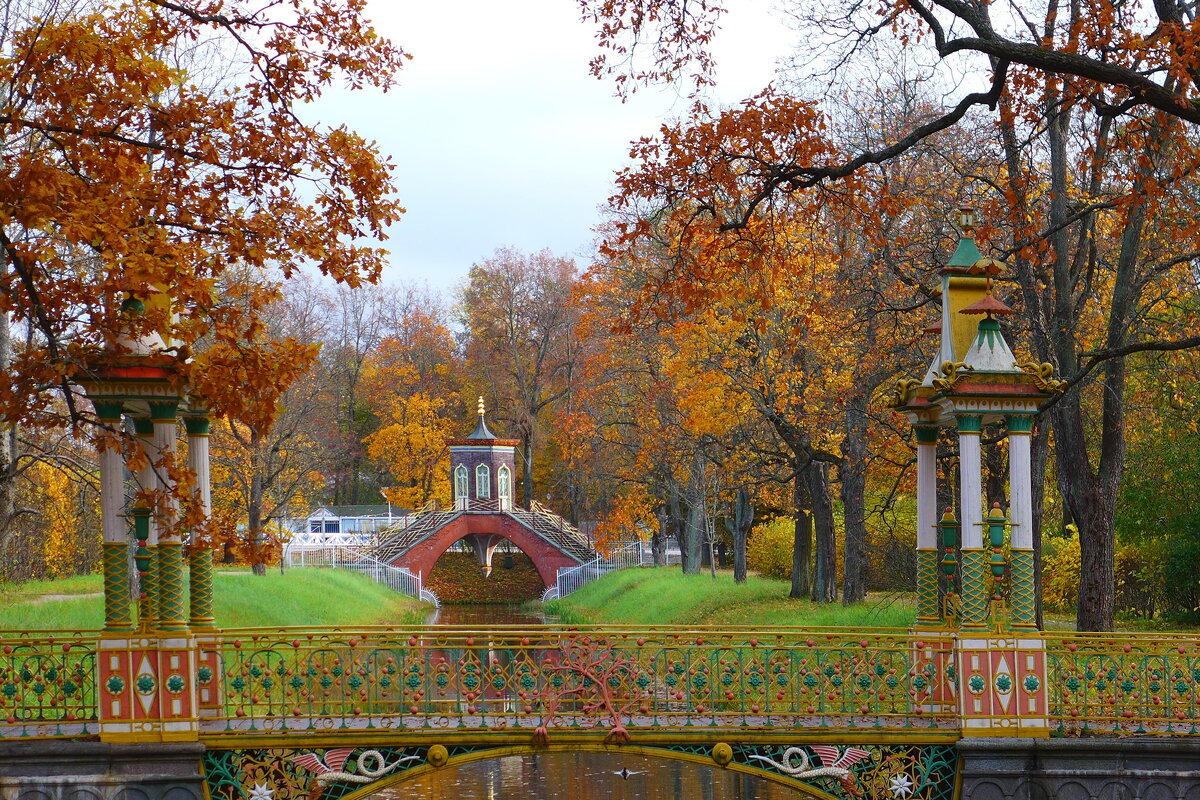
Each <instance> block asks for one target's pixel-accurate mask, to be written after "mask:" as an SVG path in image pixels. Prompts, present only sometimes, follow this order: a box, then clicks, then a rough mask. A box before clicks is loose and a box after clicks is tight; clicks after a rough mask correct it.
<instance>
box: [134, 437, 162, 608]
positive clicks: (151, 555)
mask: <svg viewBox="0 0 1200 800" xmlns="http://www.w3.org/2000/svg"><path fill="white" fill-rule="evenodd" d="M133 430H134V433H136V434H137V438H138V443H139V444H140V445H141V447H142V452H143V453H144V454H145V456H146V459H147V463H146V464H145V466H143V467H142V468H141V469H139V470H138V475H137V478H138V484H139V486H140V487H141V489H142V491H143V492H151V493H152V492H154V490H155V489H157V488H158V478H157V476H156V473H155V471H154V466H153V465H154V461H155V459H156V457H157V452H156V451H155V448H154V423H153V422H151V421H150V418H149V417H143V416H135V417H134V418H133ZM148 502H149V501H145V502H139V504H138V508H135V509H134V514H135V515H136V516H135V517H134V523H135V525H136V524H137V523H138V521H139V519H140V518H141V517H143V516H144V517H145V523H144V524H145V526H146V531H145V533H146V537H145V538H144V539H139V541H140V542H141V547H140V548H139V549H144V550H145V553H144V554H143V558H145V559H146V561H145V568H144V569H143V568H142V567H139V568H138V571H139V572H140V573H141V574H140V579H141V599H140V600H139V602H138V624H139V626H140V627H141V628H142V630H152V629H154V628H156V627H157V626H158V526H157V525H156V524H155V521H154V518H153V511H152V510H151V509H150V507H149V505H148ZM143 510H144V512H145V513H144V515H143V513H142V511H143ZM135 530H136V528H135Z"/></svg>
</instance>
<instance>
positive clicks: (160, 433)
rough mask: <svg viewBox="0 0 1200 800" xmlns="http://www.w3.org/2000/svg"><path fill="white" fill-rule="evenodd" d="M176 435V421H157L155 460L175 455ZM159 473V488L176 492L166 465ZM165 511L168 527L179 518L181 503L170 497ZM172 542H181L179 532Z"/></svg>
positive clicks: (159, 466)
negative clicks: (156, 455)
mask: <svg viewBox="0 0 1200 800" xmlns="http://www.w3.org/2000/svg"><path fill="white" fill-rule="evenodd" d="M175 435H176V425H175V421H174V420H171V421H170V422H159V421H157V420H155V422H154V449H155V451H156V453H157V454H158V458H156V459H155V460H156V461H157V460H158V459H161V458H162V457H163V456H173V455H174V454H175V449H176V448H175ZM167 460H168V461H170V460H171V459H170V458H168V459H167ZM157 473H158V475H157V480H158V481H159V486H160V487H161V488H162V489H165V490H166V491H167V492H170V491H172V490H174V488H175V486H174V484H173V482H172V481H171V478H170V476H169V475H167V470H166V467H165V466H164V465H162V464H158V465H157ZM165 509H166V514H165V519H166V522H167V524H168V525H171V524H173V523H174V522H175V520H176V519H178V518H179V502H178V501H177V500H176V499H175V498H173V497H170V496H168V497H167V499H166V505H165ZM164 538H165V537H160V541H161V540H164ZM170 541H179V534H178V532H176V533H175V534H173V535H172V536H171V537H170Z"/></svg>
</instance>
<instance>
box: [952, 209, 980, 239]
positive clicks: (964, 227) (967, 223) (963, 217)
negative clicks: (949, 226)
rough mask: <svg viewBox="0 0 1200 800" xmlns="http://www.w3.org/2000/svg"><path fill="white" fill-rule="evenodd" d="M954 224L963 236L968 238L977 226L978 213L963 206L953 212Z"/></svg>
mask: <svg viewBox="0 0 1200 800" xmlns="http://www.w3.org/2000/svg"><path fill="white" fill-rule="evenodd" d="M954 222H955V223H956V224H957V225H958V229H959V230H960V231H962V233H963V235H964V236H970V235H971V232H972V231H974V230H975V226H976V225H978V224H979V213H978V212H977V211H976V210H975V209H973V208H971V207H970V206H963V207H962V208H960V209H958V210H957V211H955V212H954Z"/></svg>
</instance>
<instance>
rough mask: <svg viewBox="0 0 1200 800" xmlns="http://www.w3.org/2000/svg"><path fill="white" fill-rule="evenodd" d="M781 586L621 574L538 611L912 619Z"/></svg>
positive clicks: (600, 616)
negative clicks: (794, 594)
mask: <svg viewBox="0 0 1200 800" xmlns="http://www.w3.org/2000/svg"><path fill="white" fill-rule="evenodd" d="M789 588H790V586H789V584H788V583H787V582H786V581H780V580H772V579H769V578H758V577H751V578H750V579H749V580H747V581H746V583H744V584H742V585H740V586H739V585H737V584H735V583H734V582H733V575H732V573H728V572H725V573H722V572H718V573H717V578H716V580H715V581H714V580H713V579H712V578H711V577H710V576H709V574H708V573H707V572H705V573H703V574H701V575H684V574H683V573H682V572H680V570H679V568H678V567H658V568H654V569H627V570H621V571H620V572H615V573H612V574H611V575H607V576H605V577H603V578H601V579H600V580H598V581H595V582H593V583H589V584H588V585H586V586H584V587H583V588H582V589H580V590H579V591H577V592H575V593H574V594H572V595H570V596H568V597H566V598H563V599H562V600H555V601H553V602H551V603H548V604H547V605H546V611H547V613H549V614H553V615H556V616H557V617H558V618H559V619H560V620H561V621H562V622H564V623H566V624H569V625H570V624H574V625H582V624H586V623H605V622H611V623H616V624H630V625H729V626H738V625H746V626H753V627H770V626H778V625H785V626H793V625H794V626H801V627H809V626H818V627H823V626H849V627H863V628H892V627H899V628H906V627H908V626H910V625H912V624H913V622H914V620H915V618H916V601H915V599H914V597H913V596H912V595H911V594H906V593H899V594H875V595H871V596H868V598H867V601H866V602H865V603H861V604H859V605H856V606H852V607H850V608H843V607H842V606H841V604H840V603H831V604H829V605H826V606H819V605H817V604H815V603H811V602H808V601H805V600H789V599H788V596H787V594H788V590H789ZM1045 627H1046V630H1060V631H1065V630H1074V629H1075V615H1074V614H1066V613H1061V612H1047V614H1046V625H1045ZM1117 630H1118V631H1130V632H1176V633H1180V632H1188V633H1190V632H1195V631H1198V630H1200V626H1196V625H1187V624H1182V623H1180V622H1178V621H1172V620H1144V619H1138V618H1133V619H1129V618H1119V619H1118V620H1117Z"/></svg>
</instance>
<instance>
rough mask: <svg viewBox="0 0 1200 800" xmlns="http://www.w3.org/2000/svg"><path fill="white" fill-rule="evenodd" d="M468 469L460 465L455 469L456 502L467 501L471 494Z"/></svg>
mask: <svg viewBox="0 0 1200 800" xmlns="http://www.w3.org/2000/svg"><path fill="white" fill-rule="evenodd" d="M469 480H470V478H469V476H468V475H467V468H466V467H465V466H463V465H462V464H459V465H458V466H457V467H455V468H454V501H455V502H458V501H459V500H466V499H467V497H468V496H469V494H470V492H471V488H470V486H471V485H470V483H468V481H469Z"/></svg>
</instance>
